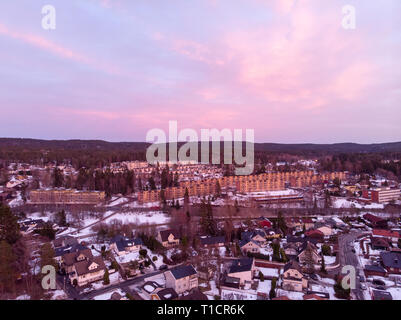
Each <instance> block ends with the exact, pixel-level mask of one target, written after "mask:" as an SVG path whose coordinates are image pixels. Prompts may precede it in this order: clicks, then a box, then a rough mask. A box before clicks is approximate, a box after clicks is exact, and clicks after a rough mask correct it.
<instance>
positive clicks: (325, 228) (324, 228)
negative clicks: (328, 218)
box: [316, 226, 334, 239]
mask: <svg viewBox="0 0 401 320" xmlns="http://www.w3.org/2000/svg"><path fill="white" fill-rule="evenodd" d="M316 230H317V231H320V232H322V233H323V236H324V238H326V239H328V238H330V236H331V235H333V233H334V231H333V229H332V228H330V227H328V226H322V227H320V228H317V229H316Z"/></svg>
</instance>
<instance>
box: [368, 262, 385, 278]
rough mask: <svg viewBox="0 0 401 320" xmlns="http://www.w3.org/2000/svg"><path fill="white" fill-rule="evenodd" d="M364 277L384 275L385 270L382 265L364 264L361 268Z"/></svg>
mask: <svg viewBox="0 0 401 320" xmlns="http://www.w3.org/2000/svg"><path fill="white" fill-rule="evenodd" d="M363 272H364V273H365V276H366V277H371V276H379V277H386V276H387V271H386V269H384V268H383V267H382V266H375V265H365V268H364V269H363Z"/></svg>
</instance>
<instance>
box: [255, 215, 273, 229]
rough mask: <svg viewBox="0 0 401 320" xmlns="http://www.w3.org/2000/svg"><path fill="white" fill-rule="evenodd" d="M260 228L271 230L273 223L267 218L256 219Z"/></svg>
mask: <svg viewBox="0 0 401 320" xmlns="http://www.w3.org/2000/svg"><path fill="white" fill-rule="evenodd" d="M256 221H257V223H258V225H259V227H261V228H268V229H270V228H271V227H272V225H273V224H272V223H271V221H270V220H269V219H267V218H266V217H259V218H258V219H256Z"/></svg>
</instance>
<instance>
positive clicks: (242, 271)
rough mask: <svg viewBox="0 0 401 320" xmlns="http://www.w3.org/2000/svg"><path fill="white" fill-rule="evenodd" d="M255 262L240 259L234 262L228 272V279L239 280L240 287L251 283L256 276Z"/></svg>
mask: <svg viewBox="0 0 401 320" xmlns="http://www.w3.org/2000/svg"><path fill="white" fill-rule="evenodd" d="M255 271H256V268H255V260H254V259H253V258H240V259H236V260H233V261H232V263H231V265H230V267H229V268H228V270H227V277H229V278H234V279H238V283H239V285H240V286H243V285H245V283H251V282H252V280H253V278H254V275H255Z"/></svg>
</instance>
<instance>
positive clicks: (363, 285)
mask: <svg viewBox="0 0 401 320" xmlns="http://www.w3.org/2000/svg"><path fill="white" fill-rule="evenodd" d="M360 287H361V289H362V290H366V289H367V288H368V287H367V286H366V284H364V283H361V284H360Z"/></svg>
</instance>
